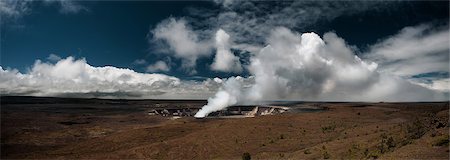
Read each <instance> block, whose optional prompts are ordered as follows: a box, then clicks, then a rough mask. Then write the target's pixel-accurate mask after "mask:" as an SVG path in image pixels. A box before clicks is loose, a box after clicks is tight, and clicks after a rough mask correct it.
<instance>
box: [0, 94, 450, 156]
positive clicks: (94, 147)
mask: <svg viewBox="0 0 450 160" xmlns="http://www.w3.org/2000/svg"><path fill="white" fill-rule="evenodd" d="M205 104H206V101H202V100H104V99H74V98H37V97H1V158H2V159H17V158H19V159H28V158H39V159H48V158H50V159H54V158H96V159H106V158H120V159H124V158H133V159H136V158H148V159H241V158H242V156H243V155H247V156H248V155H249V156H251V158H253V159H300V158H304V159H327V158H331V159H341V158H343V159H364V158H385V159H386V158H387V159H391V158H394V159H399V158H403V159H405V158H407V159H411V158H420V159H430V158H432V159H449V146H448V144H449V133H448V130H449V115H448V113H449V110H448V109H449V103H448V102H434V103H431V102H430V103H425V102H424V103H345V102H341V103H325V102H295V103H294V102H293V103H278V104H277V105H275V104H271V105H272V106H283V107H288V108H289V109H288V110H287V111H286V112H283V113H279V112H273V114H265V115H264V116H260V115H256V116H253V117H249V118H243V117H240V118H226V117H227V116H229V114H231V113H233V114H238V113H239V114H241V113H244V112H245V113H248V111H249V110H250V109H251V110H254V107H255V106H251V107H248V106H245V107H247V108H245V107H242V108H239V107H234V108H232V109H230V110H228V111H222V112H216V113H212V114H211V115H210V116H209V117H225V118H203V119H196V118H194V117H193V116H187V115H178V113H182V111H183V109H191V110H198V109H199V108H201V107H202V106H203V105H205ZM264 106H270V105H264ZM264 106H263V107H264ZM164 109H167V110H172V111H177V110H180V111H179V112H176V114H175V115H174V113H175V112H171V114H170V115H167V116H162V115H155V114H149V113H153V111H163V110H164ZM259 109H261V108H259ZM251 110H250V111H251ZM269 111H270V108H269V109H267V110H260V111H259V113H264V112H266V113H269ZM271 113H272V112H271ZM191 115H192V114H191ZM174 117H177V118H174Z"/></svg>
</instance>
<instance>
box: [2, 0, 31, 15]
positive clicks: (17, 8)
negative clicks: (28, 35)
mask: <svg viewBox="0 0 450 160" xmlns="http://www.w3.org/2000/svg"><path fill="white" fill-rule="evenodd" d="M31 2H32V1H27V0H22V1H17V0H1V1H0V14H1V15H2V16H3V17H2V18H3V19H4V18H19V17H21V16H23V15H24V14H27V13H29V12H30V10H31V8H30V3H31Z"/></svg>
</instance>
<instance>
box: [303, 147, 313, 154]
mask: <svg viewBox="0 0 450 160" xmlns="http://www.w3.org/2000/svg"><path fill="white" fill-rule="evenodd" d="M303 153H305V154H311V150H309V148H307V149H305V151H303Z"/></svg>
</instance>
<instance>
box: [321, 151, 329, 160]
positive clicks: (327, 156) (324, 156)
mask: <svg viewBox="0 0 450 160" xmlns="http://www.w3.org/2000/svg"><path fill="white" fill-rule="evenodd" d="M323 159H330V154H329V153H328V152H327V151H325V152H323Z"/></svg>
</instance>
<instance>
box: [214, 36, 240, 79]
mask: <svg viewBox="0 0 450 160" xmlns="http://www.w3.org/2000/svg"><path fill="white" fill-rule="evenodd" d="M216 50H217V51H216V56H215V57H214V62H213V64H212V65H211V69H212V70H216V71H223V72H235V73H240V72H242V67H241V63H240V62H239V57H237V56H235V55H234V54H233V53H231V51H230V35H228V34H227V33H226V32H225V31H224V30H222V29H219V30H218V31H217V32H216Z"/></svg>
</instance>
